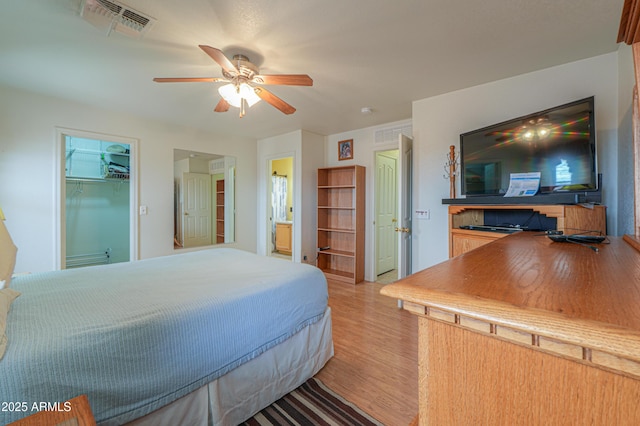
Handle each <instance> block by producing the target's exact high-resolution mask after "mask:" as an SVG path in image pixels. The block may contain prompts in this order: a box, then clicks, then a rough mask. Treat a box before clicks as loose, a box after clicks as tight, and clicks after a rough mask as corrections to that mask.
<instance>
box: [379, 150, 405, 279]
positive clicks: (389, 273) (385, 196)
mask: <svg viewBox="0 0 640 426" xmlns="http://www.w3.org/2000/svg"><path fill="white" fill-rule="evenodd" d="M398 155H399V151H398V150H397V149H392V150H388V151H379V152H376V163H375V167H376V169H375V191H376V194H375V200H376V205H375V215H376V219H375V223H376V225H375V238H376V271H375V272H376V277H377V278H376V282H379V283H381V284H389V283H392V282H394V281H396V280H397V279H398V244H397V236H398V235H397V233H396V231H395V229H396V228H397V227H398Z"/></svg>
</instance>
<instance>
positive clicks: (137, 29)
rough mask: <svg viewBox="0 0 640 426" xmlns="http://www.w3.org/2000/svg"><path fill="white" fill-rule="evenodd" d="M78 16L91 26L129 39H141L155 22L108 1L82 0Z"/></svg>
mask: <svg viewBox="0 0 640 426" xmlns="http://www.w3.org/2000/svg"><path fill="white" fill-rule="evenodd" d="M80 16H82V17H83V18H84V19H85V20H86V21H88V22H90V23H91V24H92V25H94V26H96V27H98V28H100V29H102V30H105V31H106V35H107V36H108V35H109V34H111V32H112V31H116V32H119V33H121V34H124V35H127V36H130V37H142V35H143V34H144V33H146V32H147V31H148V30H149V28H150V27H151V26H152V25H153V23H154V22H155V19H153V18H151V17H150V16H145V15H144V14H142V13H140V12H138V11H136V10H134V9H132V8H130V7H129V6H127V5H124V4H122V3H119V2H116V1H109V0H82V5H81V9H80Z"/></svg>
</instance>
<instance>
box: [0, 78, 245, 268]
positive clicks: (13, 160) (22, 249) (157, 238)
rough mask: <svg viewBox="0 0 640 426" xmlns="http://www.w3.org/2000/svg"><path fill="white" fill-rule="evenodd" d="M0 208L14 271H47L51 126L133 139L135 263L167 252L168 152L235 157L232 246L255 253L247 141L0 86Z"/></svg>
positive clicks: (51, 240)
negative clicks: (142, 211) (139, 209)
mask: <svg viewBox="0 0 640 426" xmlns="http://www.w3.org/2000/svg"><path fill="white" fill-rule="evenodd" d="M0 99H2V102H0V129H2V130H1V131H0V206H2V209H3V211H4V212H5V215H6V217H7V221H6V222H5V224H6V226H7V228H8V229H9V232H10V233H11V235H12V237H13V239H14V242H15V244H16V245H17V246H18V259H17V264H16V271H17V272H21V271H31V272H38V271H47V270H53V269H55V259H54V249H55V245H56V244H57V242H56V241H54V229H55V227H54V216H55V214H54V213H55V211H54V210H55V200H54V182H55V179H54V158H55V157H54V147H55V137H56V131H55V128H56V127H63V128H69V129H78V130H83V131H91V132H98V133H104V134H108V135H115V136H121V137H129V138H134V139H137V140H139V151H138V156H139V163H138V167H139V177H140V182H139V202H140V204H141V205H146V206H147V207H148V215H146V216H140V218H139V219H140V220H139V258H149V257H156V256H163V255H168V254H172V253H173V241H172V234H173V149H174V148H181V149H187V150H194V151H200V152H210V153H215V154H221V155H233V156H236V157H237V158H238V169H237V170H238V175H237V181H236V183H237V193H236V194H237V202H236V212H237V219H236V220H237V227H236V228H237V232H236V241H237V243H235V244H234V246H235V247H238V248H242V249H246V250H250V251H253V250H254V249H255V246H256V243H255V233H256V228H255V224H256V221H255V211H256V145H255V140H247V139H232V138H228V137H225V138H221V137H218V136H216V135H214V134H208V133H203V132H199V131H196V130H194V129H189V128H180V127H176V126H172V125H169V124H165V123H162V122H158V121H151V120H147V119H143V118H140V117H134V116H130V115H126V114H121V113H118V112H113V111H105V110H100V109H97V108H93V107H88V106H86V105H82V104H79V103H74V102H69V101H65V100H61V99H57V98H52V97H45V96H41V95H37V94H33V93H30V92H26V91H22V90H16V89H13V88H9V87H4V86H0Z"/></svg>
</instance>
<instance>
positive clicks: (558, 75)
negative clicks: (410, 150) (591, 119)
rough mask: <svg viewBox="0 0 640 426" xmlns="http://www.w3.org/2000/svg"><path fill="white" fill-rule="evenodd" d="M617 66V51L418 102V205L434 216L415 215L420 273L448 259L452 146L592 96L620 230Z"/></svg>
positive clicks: (606, 190) (606, 193)
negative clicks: (447, 171) (446, 168)
mask: <svg viewBox="0 0 640 426" xmlns="http://www.w3.org/2000/svg"><path fill="white" fill-rule="evenodd" d="M617 67H618V58H617V54H616V53H611V54H607V55H602V56H597V57H594V58H590V59H586V60H582V61H577V62H573V63H569V64H565V65H561V66H557V67H553V68H548V69H544V70H541V71H537V72H532V73H529V74H523V75H520V76H516V77H513V78H509V79H504V80H500V81H495V82H491V83H488V84H484V85H480V86H476V87H471V88H468V89H464V90H459V91H456V92H451V93H447V94H444V95H441V96H435V97H432V98H428V99H423V100H420V101H416V102H414V103H413V136H414V160H415V164H416V165H417V167H415V168H414V170H415V171H416V173H415V174H414V183H415V185H414V194H413V196H414V204H413V207H414V210H415V209H430V210H431V220H426V221H425V220H421V221H416V220H414V221H413V223H414V227H413V231H414V232H413V265H414V268H413V270H414V272H415V271H418V270H420V269H424V268H426V267H428V266H431V265H433V264H435V263H438V262H440V261H443V260H446V259H447V256H448V245H447V228H448V214H447V206H445V205H442V202H441V200H442V199H443V198H449V183H448V181H447V180H445V179H443V165H444V163H445V160H446V154H447V152H448V151H449V145H455V146H456V147H459V135H460V134H461V133H464V132H467V131H470V130H474V129H478V128H482V127H484V126H488V125H491V124H495V123H499V122H502V121H505V120H508V119H511V118H515V117H519V116H523V115H526V114H529V113H533V112H536V111H540V110H544V109H547V108H550V107H554V106H557V105H561V104H564V103H567V102H571V101H574V100H578V99H582V98H586V97H589V96H592V95H594V96H595V114H596V129H597V135H596V136H597V144H598V146H597V155H598V168H599V172H601V173H602V174H603V197H604V199H603V203H604V204H606V205H607V206H608V209H607V221H608V229H609V233H610V234H614V235H615V234H617V232H618V225H617V217H618V212H617V211H618V207H617V206H618V182H617V179H618V174H617V165H618V158H617V157H618V141H617V129H618V99H617V97H618V70H617ZM457 185H458V189H459V188H460V185H459V182H457ZM458 193H460V192H459V190H458Z"/></svg>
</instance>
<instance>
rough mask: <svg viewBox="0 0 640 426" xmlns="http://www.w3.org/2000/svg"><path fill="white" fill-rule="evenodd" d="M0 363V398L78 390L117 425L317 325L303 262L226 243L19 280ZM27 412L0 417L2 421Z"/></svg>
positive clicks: (53, 397) (50, 397)
mask: <svg viewBox="0 0 640 426" xmlns="http://www.w3.org/2000/svg"><path fill="white" fill-rule="evenodd" d="M12 287H13V288H14V289H16V290H18V291H20V292H21V293H22V295H21V296H20V297H19V298H18V299H16V301H15V302H14V303H13V305H12V308H11V312H10V314H9V316H8V321H7V335H8V338H9V345H8V347H7V352H6V353H5V356H4V358H3V359H2V360H1V361H0V377H2V380H0V395H2V399H3V400H5V401H15V402H18V401H19V402H25V403H26V404H25V405H24V406H26V407H33V404H41V403H43V402H44V403H49V404H54V403H55V402H62V401H65V400H67V399H70V398H71V397H74V396H76V395H79V394H87V395H88V397H89V401H90V402H91V406H92V410H93V412H94V416H95V417H96V420H97V421H98V422H99V423H105V424H122V423H125V422H128V421H131V420H133V419H136V418H139V417H141V416H143V415H146V414H148V413H150V412H152V411H155V410H157V409H159V408H160V407H163V406H165V405H167V404H169V403H171V402H173V401H175V400H177V399H178V398H181V397H182V396H185V395H187V394H189V393H191V392H193V391H195V390H196V389H199V388H201V387H203V386H204V385H206V384H208V383H210V382H212V381H214V380H216V379H218V378H220V377H221V376H223V375H225V374H226V373H228V372H230V371H232V370H234V369H235V368H237V367H238V366H240V365H242V364H244V363H246V362H247V361H249V360H252V359H254V358H256V357H258V356H259V355H261V354H262V353H264V352H265V351H267V350H269V349H270V348H272V347H275V346H276V345H278V344H280V343H281V342H283V341H285V340H287V339H288V338H290V337H292V336H293V335H295V334H296V333H298V332H299V331H300V330H302V329H304V328H305V327H306V326H308V325H310V324H313V323H315V322H317V321H319V320H320V319H321V318H322V317H323V315H324V313H325V310H326V308H327V301H328V295H327V286H326V280H325V278H324V276H323V274H322V273H321V272H320V271H319V270H318V269H317V268H315V267H313V266H310V265H304V264H296V263H292V262H288V261H285V260H280V259H274V258H267V257H262V256H257V255H255V254H251V253H248V252H243V251H240V250H236V249H229V248H215V249H210V250H203V251H198V252H191V253H184V254H179V255H173V256H167V257H162V258H154V259H148V260H143V261H137V262H131V263H120V264H113V265H104V266H95V267H89V268H82V269H75V270H65V271H56V272H49V273H40V274H33V275H29V276H20V277H17V278H15V280H14V281H13V282H12ZM30 413H31V412H30V411H27V412H26V413H25V412H16V411H0V423H2V424H5V423H8V422H10V421H14V420H17V419H19V418H22V417H24V416H25V415H28V414H30Z"/></svg>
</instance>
